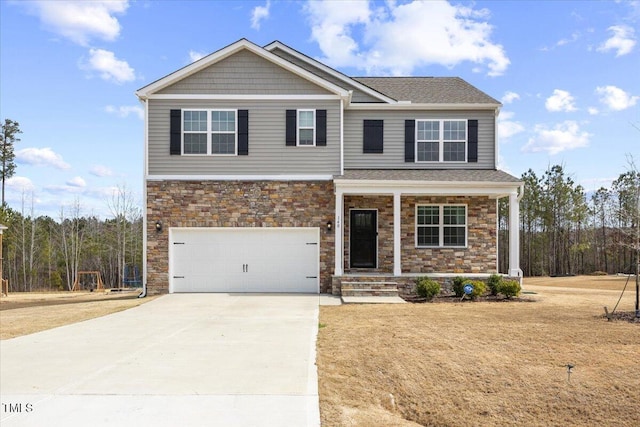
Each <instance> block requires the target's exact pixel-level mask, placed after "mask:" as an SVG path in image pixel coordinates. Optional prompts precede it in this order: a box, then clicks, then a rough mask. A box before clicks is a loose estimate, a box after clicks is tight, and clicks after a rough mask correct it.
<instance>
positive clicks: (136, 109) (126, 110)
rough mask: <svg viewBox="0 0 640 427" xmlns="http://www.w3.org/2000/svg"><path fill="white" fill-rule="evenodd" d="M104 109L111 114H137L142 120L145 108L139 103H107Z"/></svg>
mask: <svg viewBox="0 0 640 427" xmlns="http://www.w3.org/2000/svg"><path fill="white" fill-rule="evenodd" d="M104 111H106V112H107V113H109V114H115V115H116V116H118V117H122V118H126V117H129V115H130V114H134V115H136V116H137V117H138V118H139V119H140V120H143V119H144V109H143V108H142V107H141V106H139V105H121V106H119V107H115V106H113V105H107V106H106V107H104Z"/></svg>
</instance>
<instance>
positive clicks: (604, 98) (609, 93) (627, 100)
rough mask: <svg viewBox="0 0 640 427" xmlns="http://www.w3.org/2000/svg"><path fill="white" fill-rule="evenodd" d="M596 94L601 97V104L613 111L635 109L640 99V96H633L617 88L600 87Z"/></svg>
mask: <svg viewBox="0 0 640 427" xmlns="http://www.w3.org/2000/svg"><path fill="white" fill-rule="evenodd" d="M596 93H597V94H598V95H600V102H602V103H603V104H604V105H606V106H607V107H608V108H609V109H610V110H613V111H622V110H626V109H627V108H630V107H633V106H634V105H636V103H637V102H638V100H639V99H640V96H632V95H630V94H628V93H627V92H625V91H624V90H622V89H620V88H619V87H616V86H598V87H597V88H596Z"/></svg>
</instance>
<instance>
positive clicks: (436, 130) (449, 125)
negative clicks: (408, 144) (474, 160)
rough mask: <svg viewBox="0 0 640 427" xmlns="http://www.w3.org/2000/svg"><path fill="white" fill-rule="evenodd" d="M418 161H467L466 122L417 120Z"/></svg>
mask: <svg viewBox="0 0 640 427" xmlns="http://www.w3.org/2000/svg"><path fill="white" fill-rule="evenodd" d="M416 154H417V156H416V161H418V162H465V161H467V159H466V155H467V121H466V120H416Z"/></svg>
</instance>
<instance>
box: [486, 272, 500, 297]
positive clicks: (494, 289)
mask: <svg viewBox="0 0 640 427" xmlns="http://www.w3.org/2000/svg"><path fill="white" fill-rule="evenodd" d="M501 281H502V276H500V275H499V274H492V275H491V276H489V279H487V286H488V287H489V292H491V295H493V296H495V295H498V293H499V292H500V290H499V289H500V282H501Z"/></svg>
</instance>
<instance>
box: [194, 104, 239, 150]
mask: <svg viewBox="0 0 640 427" xmlns="http://www.w3.org/2000/svg"><path fill="white" fill-rule="evenodd" d="M182 120H183V122H182V123H183V126H182V129H183V147H182V152H183V154H210V155H223V154H225V155H235V154H236V153H237V133H238V128H237V125H236V110H183V112H182Z"/></svg>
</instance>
